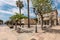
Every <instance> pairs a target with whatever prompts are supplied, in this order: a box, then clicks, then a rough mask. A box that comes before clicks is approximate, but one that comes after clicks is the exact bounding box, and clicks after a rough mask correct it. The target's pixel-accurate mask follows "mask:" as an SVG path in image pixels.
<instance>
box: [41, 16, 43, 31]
mask: <svg viewBox="0 0 60 40" xmlns="http://www.w3.org/2000/svg"><path fill="white" fill-rule="evenodd" d="M41 29H42V30H43V16H42V15H41Z"/></svg>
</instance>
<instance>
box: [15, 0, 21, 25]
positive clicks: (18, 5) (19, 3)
mask: <svg viewBox="0 0 60 40" xmlns="http://www.w3.org/2000/svg"><path fill="white" fill-rule="evenodd" d="M21 4H22V2H20V0H18V1H16V5H17V7H18V8H19V13H20V15H21V6H22V5H21ZM20 26H21V19H20Z"/></svg>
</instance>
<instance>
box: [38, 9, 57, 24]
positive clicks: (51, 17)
mask: <svg viewBox="0 0 60 40" xmlns="http://www.w3.org/2000/svg"><path fill="white" fill-rule="evenodd" d="M39 16H40V15H39V14H38V19H39ZM43 17H44V18H43V21H44V24H45V25H47V24H52V25H57V23H58V12H57V10H53V11H52V12H50V13H47V14H44V15H43ZM51 20H52V23H51V22H50V21H51ZM40 21H41V20H40ZM48 21H49V22H48ZM38 22H39V21H38Z"/></svg>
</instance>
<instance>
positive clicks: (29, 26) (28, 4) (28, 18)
mask: <svg viewBox="0 0 60 40" xmlns="http://www.w3.org/2000/svg"><path fill="white" fill-rule="evenodd" d="M27 6H28V28H30V15H29V0H27Z"/></svg>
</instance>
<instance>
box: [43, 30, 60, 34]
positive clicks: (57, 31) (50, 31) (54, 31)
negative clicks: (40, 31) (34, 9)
mask: <svg viewBox="0 0 60 40" xmlns="http://www.w3.org/2000/svg"><path fill="white" fill-rule="evenodd" d="M44 31H45V32H49V33H60V29H45V30H44Z"/></svg>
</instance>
